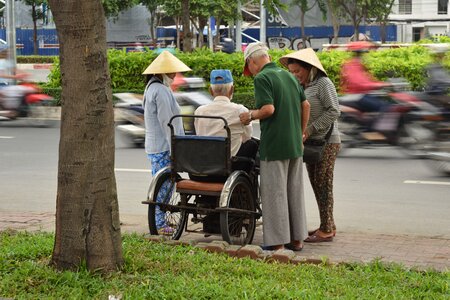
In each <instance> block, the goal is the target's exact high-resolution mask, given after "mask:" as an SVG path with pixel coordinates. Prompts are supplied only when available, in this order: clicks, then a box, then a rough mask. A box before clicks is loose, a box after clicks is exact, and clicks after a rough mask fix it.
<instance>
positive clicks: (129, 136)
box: [113, 74, 212, 147]
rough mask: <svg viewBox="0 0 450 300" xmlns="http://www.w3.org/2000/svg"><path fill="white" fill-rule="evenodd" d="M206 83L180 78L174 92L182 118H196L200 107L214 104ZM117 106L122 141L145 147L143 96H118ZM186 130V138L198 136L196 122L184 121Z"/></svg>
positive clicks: (197, 79) (194, 79) (175, 83)
mask: <svg viewBox="0 0 450 300" xmlns="http://www.w3.org/2000/svg"><path fill="white" fill-rule="evenodd" d="M205 86H206V83H205V80H204V79H203V78H198V77H182V76H181V74H177V77H175V80H174V83H173V84H172V87H171V88H172V90H174V96H175V99H176V100H177V102H178V104H179V105H180V110H181V114H183V115H192V114H194V111H195V109H196V108H197V107H199V106H201V105H205V104H209V103H211V102H212V97H211V96H210V95H209V94H208V93H206V91H205ZM113 96H114V97H115V98H116V99H117V102H116V104H115V109H116V110H115V111H116V112H117V116H118V118H117V119H118V120H117V123H118V125H117V126H116V128H117V130H118V132H119V134H120V135H121V137H122V138H123V139H124V140H125V141H126V142H127V143H128V144H131V145H133V146H134V147H144V144H145V127H144V109H143V107H142V99H143V95H142V94H132V93H115V94H114V95H113ZM183 126H184V131H185V132H186V134H194V133H195V128H194V120H193V119H192V118H183Z"/></svg>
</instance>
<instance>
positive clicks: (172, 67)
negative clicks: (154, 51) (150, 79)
mask: <svg viewBox="0 0 450 300" xmlns="http://www.w3.org/2000/svg"><path fill="white" fill-rule="evenodd" d="M187 71H191V69H190V68H189V67H188V66H186V65H185V64H184V63H183V62H182V61H181V60H179V59H178V58H176V57H175V56H174V55H173V54H172V53H170V52H169V51H167V50H164V51H163V52H161V54H160V55H158V57H157V58H155V59H154V60H153V61H152V63H151V64H150V65H149V66H148V67H147V69H145V71H144V73H142V74H144V75H145V74H168V73H178V72H187Z"/></svg>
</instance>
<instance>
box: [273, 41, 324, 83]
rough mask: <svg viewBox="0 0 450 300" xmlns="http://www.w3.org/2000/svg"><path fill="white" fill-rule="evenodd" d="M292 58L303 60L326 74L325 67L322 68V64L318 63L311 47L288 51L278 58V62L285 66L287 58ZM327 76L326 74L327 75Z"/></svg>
mask: <svg viewBox="0 0 450 300" xmlns="http://www.w3.org/2000/svg"><path fill="white" fill-rule="evenodd" d="M289 58H293V59H296V60H300V61H303V62H305V63H307V64H310V65H311V66H313V67H316V68H317V69H319V70H320V71H322V72H323V73H324V74H325V75H327V72H325V69H324V68H323V66H322V64H321V63H320V60H319V58H318V57H317V55H316V52H315V51H314V50H313V49H312V48H306V49H302V50H299V51H296V52H292V53H289V54H287V55H285V56H283V57H281V58H280V63H281V64H282V65H283V66H285V67H286V68H287V66H288V63H287V62H288V59H289ZM327 76H328V75H327Z"/></svg>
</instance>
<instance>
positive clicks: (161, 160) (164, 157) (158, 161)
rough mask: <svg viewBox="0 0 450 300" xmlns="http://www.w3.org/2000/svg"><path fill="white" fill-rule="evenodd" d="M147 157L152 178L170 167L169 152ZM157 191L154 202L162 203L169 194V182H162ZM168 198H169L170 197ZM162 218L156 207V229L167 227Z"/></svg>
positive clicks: (162, 213) (162, 215)
mask: <svg viewBox="0 0 450 300" xmlns="http://www.w3.org/2000/svg"><path fill="white" fill-rule="evenodd" d="M147 157H148V159H149V160H150V163H151V164H152V176H155V174H156V173H157V172H158V171H159V170H161V169H162V168H165V167H167V166H169V165H170V153H169V151H165V152H161V153H155V154H147ZM159 191H160V192H159V194H158V196H157V197H156V202H159V203H161V202H162V201H163V199H164V197H165V196H166V195H167V194H169V193H171V191H170V182H169V181H166V182H164V183H163V185H162V187H161V189H160V190H159ZM168 198H170V195H169V197H168ZM164 216H165V214H164V212H162V211H161V210H160V209H159V207H158V206H156V209H155V218H156V227H157V228H158V229H160V228H163V227H166V226H167V224H166V221H165V219H164Z"/></svg>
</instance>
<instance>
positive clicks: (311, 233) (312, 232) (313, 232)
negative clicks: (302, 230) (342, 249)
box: [308, 228, 336, 236]
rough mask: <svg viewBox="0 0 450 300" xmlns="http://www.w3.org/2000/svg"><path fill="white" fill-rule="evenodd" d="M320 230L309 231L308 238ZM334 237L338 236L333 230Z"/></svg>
mask: <svg viewBox="0 0 450 300" xmlns="http://www.w3.org/2000/svg"><path fill="white" fill-rule="evenodd" d="M318 230H320V228H317V229H314V230H310V231H308V236H311V235H313V234H315V233H316V232H317V231H318ZM333 236H336V229H333Z"/></svg>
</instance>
